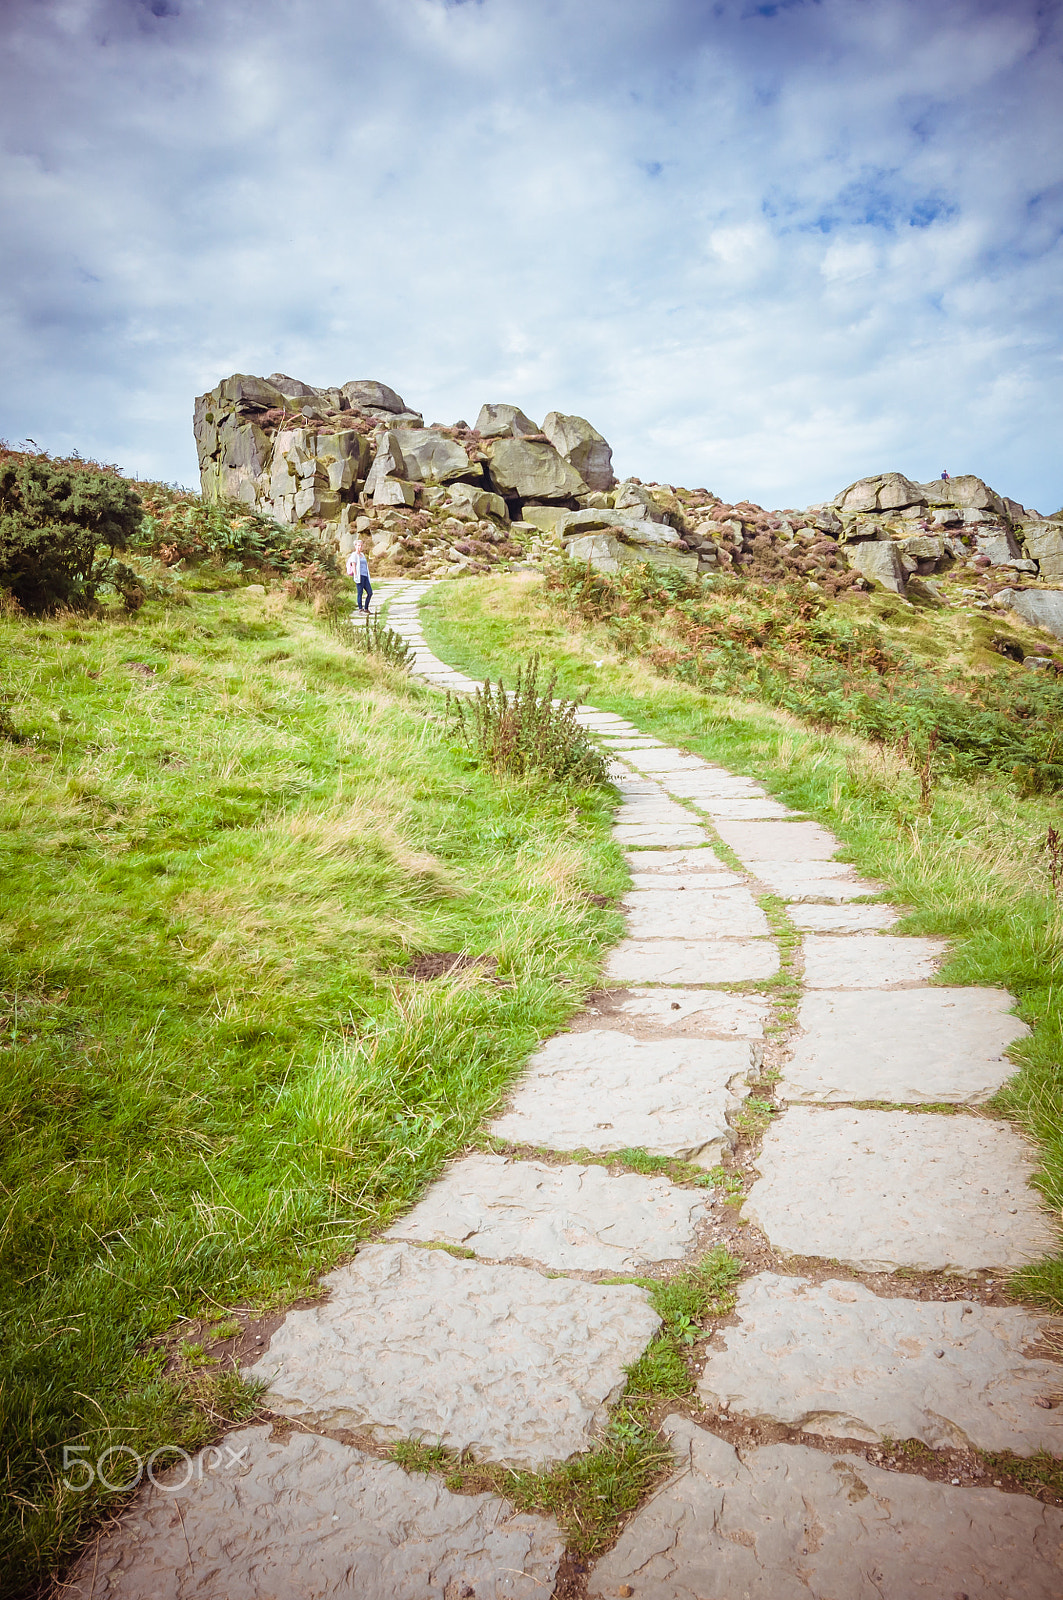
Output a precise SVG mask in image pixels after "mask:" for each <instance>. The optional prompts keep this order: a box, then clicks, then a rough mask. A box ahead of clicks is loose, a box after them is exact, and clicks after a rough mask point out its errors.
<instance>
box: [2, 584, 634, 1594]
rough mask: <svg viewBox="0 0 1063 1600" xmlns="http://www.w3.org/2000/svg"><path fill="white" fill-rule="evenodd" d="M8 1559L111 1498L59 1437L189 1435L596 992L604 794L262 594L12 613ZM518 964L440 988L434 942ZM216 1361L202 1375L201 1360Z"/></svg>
mask: <svg viewBox="0 0 1063 1600" xmlns="http://www.w3.org/2000/svg"><path fill="white" fill-rule="evenodd" d="M0 673H2V678H0V705H3V706H4V708H5V709H6V711H7V713H8V719H9V723H10V726H11V727H12V728H13V729H14V731H15V732H16V734H17V735H18V737H17V739H12V738H2V739H0V767H2V800H0V907H2V910H0V1117H2V1128H3V1142H2V1145H0V1199H2V1202H3V1203H2V1209H0V1217H2V1219H3V1221H2V1256H0V1302H2V1304H3V1307H4V1329H3V1341H2V1344H0V1483H2V1486H3V1489H4V1491H5V1493H4V1495H3V1504H4V1510H3V1512H2V1513H0V1516H2V1518H3V1521H2V1523H0V1550H2V1551H3V1555H2V1556H0V1571H2V1573H3V1583H2V1584H0V1587H2V1588H3V1589H4V1592H5V1593H6V1594H12V1595H15V1594H18V1593H20V1592H23V1591H25V1592H29V1591H30V1590H31V1589H32V1588H33V1586H34V1585H35V1584H36V1583H37V1582H38V1580H39V1579H40V1577H41V1575H42V1574H44V1573H46V1572H49V1571H55V1570H56V1569H57V1568H59V1567H60V1566H61V1564H62V1562H63V1559H64V1557H65V1556H66V1555H67V1554H68V1553H69V1552H70V1551H71V1549H72V1548H74V1546H75V1545H76V1542H77V1541H78V1539H79V1537H81V1536H83V1535H84V1533H85V1531H86V1528H87V1526H88V1525H89V1523H90V1522H91V1520H92V1519H93V1518H95V1517H97V1516H98V1515H99V1514H100V1513H101V1511H104V1510H106V1509H108V1507H109V1505H110V1504H112V1503H113V1497H108V1496H107V1495H103V1496H102V1497H98V1496H97V1493H96V1491H86V1492H84V1493H77V1492H73V1491H70V1490H67V1489H65V1488H64V1487H63V1486H62V1481H61V1480H62V1477H63V1470H62V1453H63V1447H64V1446H75V1447H83V1448H84V1449H85V1451H86V1453H87V1455H88V1456H89V1458H90V1459H94V1458H95V1457H96V1456H97V1455H98V1454H99V1452H100V1451H101V1450H102V1449H103V1448H105V1447H107V1446H108V1445H111V1444H118V1443H121V1444H124V1445H128V1446H130V1447H131V1448H132V1449H134V1450H136V1451H138V1452H139V1453H140V1454H141V1455H142V1456H146V1455H147V1454H148V1453H149V1451H151V1450H153V1449H155V1448H157V1447H159V1446H161V1445H166V1444H172V1445H180V1446H182V1447H184V1448H186V1449H191V1448H193V1447H194V1446H195V1445H197V1444H198V1443H200V1442H202V1441H203V1440H204V1439H206V1438H207V1437H209V1436H211V1435H212V1434H213V1433H216V1432H217V1431H218V1429H219V1428H220V1427H221V1426H223V1425H224V1423H225V1422H226V1421H227V1420H232V1419H235V1418H238V1417H241V1416H245V1415H247V1413H248V1410H249V1408H252V1407H253V1405H254V1395H253V1394H248V1393H247V1392H246V1391H244V1390H243V1389H242V1388H241V1386H240V1385H239V1384H237V1383H235V1382H234V1381H233V1380H232V1379H231V1378H229V1377H226V1376H225V1375H224V1374H221V1375H219V1374H216V1373H213V1372H212V1371H211V1370H210V1369H209V1368H205V1367H201V1366H200V1367H195V1363H188V1362H185V1363H183V1364H182V1368H181V1371H180V1372H179V1373H178V1375H177V1377H176V1378H173V1377H171V1376H168V1375H167V1371H166V1363H167V1359H168V1355H169V1351H170V1348H171V1346H170V1344H169V1343H167V1342H166V1341H165V1340H164V1338H163V1336H164V1335H165V1334H166V1333H167V1330H169V1329H171V1328H172V1327H173V1325H174V1323H175V1322H176V1320H177V1319H179V1318H182V1317H204V1318H206V1319H208V1320H209V1321H211V1322H221V1323H223V1325H227V1318H228V1315H229V1313H230V1311H231V1310H232V1309H233V1308H235V1307H237V1306H251V1307H254V1308H260V1307H265V1306H269V1305H272V1304H277V1303H281V1302H283V1301H285V1300H286V1299H287V1298H290V1297H292V1296H295V1295H298V1294H301V1293H306V1292H308V1291H311V1292H312V1287H313V1284H314V1282H315V1279H316V1276H317V1274H318V1273H319V1272H320V1271H321V1270H322V1269H323V1268H326V1267H328V1266H329V1265H330V1264H332V1263H334V1262H336V1261H337V1260H338V1259H340V1258H341V1257H343V1256H344V1254H349V1253H350V1251H351V1250H352V1249H353V1248H354V1246H355V1245H356V1244H357V1242H358V1241H359V1240H361V1239H364V1238H365V1237H366V1236H367V1235H369V1234H371V1233H372V1232H373V1231H374V1230H376V1229H377V1228H378V1227H380V1226H381V1225H382V1224H385V1223H387V1221H388V1220H389V1218H391V1217H392V1216H393V1215H394V1214H395V1213H396V1211H398V1210H399V1209H400V1208H402V1207H404V1206H405V1205H406V1204H408V1203H409V1202H410V1201H411V1200H412V1199H413V1198H414V1197H415V1196H416V1195H417V1194H418V1193H420V1191H421V1190H422V1189H423V1187H424V1185H425V1184H426V1183H427V1182H428V1181H429V1180H430V1179H431V1178H432V1177H433V1176H434V1175H435V1174H436V1173H437V1172H438V1171H439V1170H440V1168H441V1166H442V1164H443V1162H444V1161H445V1160H446V1159H447V1158H448V1156H449V1155H450V1154H451V1153H452V1152H454V1151H455V1150H456V1149H458V1148H460V1147H461V1146H462V1144H463V1143H464V1141H465V1140H466V1139H468V1138H470V1137H472V1136H473V1135H474V1134H475V1132H476V1130H477V1128H478V1126H479V1124H480V1123H481V1121H482V1119H483V1117H484V1116H485V1114H486V1113H487V1112H488V1111H489V1110H490V1109H491V1108H492V1106H493V1105H494V1104H495V1102H496V1101H497V1100H498V1098H499V1096H500V1094H501V1093H502V1091H503V1090H504V1088H505V1086H506V1085H507V1083H508V1082H509V1080H510V1079H511V1077H512V1075H513V1074H514V1072H515V1071H516V1070H517V1069H518V1067H519V1065H520V1064H521V1062H522V1061H523V1059H524V1058H525V1057H526V1055H527V1053H528V1052H529V1050H530V1049H532V1048H533V1047H534V1046H535V1044H536V1043H537V1042H538V1040H539V1039H541V1038H542V1037H544V1036H546V1035H548V1034H550V1033H551V1032H552V1031H554V1030H555V1029H556V1028H557V1027H558V1026H560V1025H561V1024H562V1023H563V1022H564V1021H565V1019H566V1018H567V1017H568V1016H569V1015H570V1014H571V1012H572V1011H573V1009H575V1008H576V1007H577V1006H578V1005H579V1003H580V998H581V994H582V991H583V988H584V986H585V985H588V984H590V983H593V981H594V980H595V978H596V977H597V974H598V971H599V968H600V957H601V952H602V951H603V949H604V948H605V947H606V946H608V945H609V944H610V943H612V942H613V941H614V940H615V937H616V935H617V931H618V928H619V919H618V916H617V914H616V913H615V912H613V911H611V910H609V909H602V908H600V907H598V906H596V905H595V904H593V903H592V902H591V901H590V900H588V898H587V896H588V894H591V893H594V894H600V895H606V896H608V897H610V898H615V897H616V896H618V895H619V894H620V893H621V892H622V890H623V887H624V884H625V882H626V874H625V871H624V866H623V862H622V858H621V857H620V854H619V852H618V851H617V850H616V848H615V847H614V846H613V845H612V843H611V841H610V839H609V828H608V823H609V820H610V804H611V802H610V799H609V797H608V796H607V795H606V794H603V792H602V791H600V790H599V791H594V790H568V789H564V788H561V787H559V786H556V785H554V786H551V785H546V784H541V783H540V784H536V783H533V782H521V783H516V782H510V783H505V784H500V783H497V782H495V781H494V780H493V779H490V778H488V777H487V776H485V775H484V774H483V773H481V772H480V771H479V770H478V769H477V768H476V766H475V765H474V764H473V763H472V762H471V761H470V760H469V759H468V757H467V754H466V753H465V752H463V751H462V750H460V749H458V748H456V747H455V746H454V744H453V742H452V740H451V739H450V738H449V737H448V736H447V734H446V731H445V727H444V718H443V707H442V703H441V700H440V697H438V696H436V695H434V694H432V693H431V692H430V691H428V690H426V689H424V688H422V687H419V686H418V685H416V684H415V683H414V682H412V681H411V680H410V679H409V678H408V677H407V676H406V675H405V674H402V673H400V672H397V671H395V670H393V669H391V668H390V667H388V666H387V664H386V663H383V662H381V661H380V660H379V659H378V658H376V657H374V656H372V655H368V656H367V655H365V654H363V653H362V652H359V651H355V650H354V649H352V648H351V647H349V646H347V645H345V644H344V643H343V642H341V640H339V639H337V638H335V637H333V636H332V635H331V634H330V633H329V632H328V631H327V629H326V628H325V627H324V626H323V625H322V624H321V623H320V622H319V621H318V620H317V619H316V618H315V616H314V615H313V613H312V612H311V610H310V609H309V607H308V606H306V605H302V604H300V603H298V602H296V601H292V600H285V598H284V597H283V595H280V594H278V593H276V592H274V593H270V594H268V595H266V596H252V595H249V594H246V593H245V592H244V591H243V590H242V589H236V590H233V591H231V592H226V593H221V594H213V595H211V594H197V595H195V596H194V598H192V600H191V603H190V604H189V603H184V604H176V603H173V604H167V603H165V602H149V604H148V605H147V606H145V608H144V609H143V610H142V611H141V612H139V613H138V614H137V615H136V616H134V617H129V616H126V615H125V614H124V613H123V614H117V613H113V612H112V613H108V614H105V615H103V616H102V617H100V618H98V619H88V618H71V617H60V618H57V619H54V620H50V621H44V622H38V621H26V620H25V619H20V618H16V617H12V616H10V615H0ZM431 950H467V951H469V952H470V953H472V954H474V955H479V954H490V955H493V956H495V957H496V958H497V961H498V968H497V978H496V979H493V978H491V977H488V976H486V975H484V974H483V972H482V969H481V970H479V971H478V970H477V969H473V970H471V971H466V972H465V973H463V974H462V975H460V976H457V977H449V978H445V979H439V980H436V981H434V982H431V983H415V982H413V981H412V980H410V979H408V978H406V977H405V976H404V967H405V964H406V962H407V960H408V958H409V957H410V956H411V955H412V954H416V953H419V952H423V951H431ZM193 1367H195V1370H194V1372H192V1371H191V1369H192V1368H193Z"/></svg>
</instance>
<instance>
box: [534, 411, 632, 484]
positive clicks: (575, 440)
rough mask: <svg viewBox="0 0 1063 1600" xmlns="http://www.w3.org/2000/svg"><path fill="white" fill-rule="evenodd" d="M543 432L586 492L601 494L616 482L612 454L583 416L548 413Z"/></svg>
mask: <svg viewBox="0 0 1063 1600" xmlns="http://www.w3.org/2000/svg"><path fill="white" fill-rule="evenodd" d="M543 432H544V434H545V435H546V437H547V439H548V440H549V441H550V443H551V444H552V445H553V447H554V449H555V450H556V451H558V453H559V454H560V455H563V456H564V458H565V460H566V461H567V462H568V463H569V465H570V466H572V467H575V469H576V471H577V472H578V473H579V475H580V477H581V478H582V479H583V481H584V483H585V484H586V485H587V487H588V488H589V489H591V490H595V489H597V490H602V491H604V490H607V489H611V488H612V487H613V485H614V484H615V483H616V479H615V478H614V476H613V452H612V450H611V449H610V448H609V445H608V444H607V443H606V441H605V440H604V439H603V438H602V436H601V434H600V433H599V432H598V430H597V428H592V427H591V425H590V423H589V422H588V421H587V419H586V417H567V416H565V415H564V414H563V413H562V412H560V411H548V412H547V413H546V417H545V418H544V420H543Z"/></svg>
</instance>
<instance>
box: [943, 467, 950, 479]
mask: <svg viewBox="0 0 1063 1600" xmlns="http://www.w3.org/2000/svg"><path fill="white" fill-rule="evenodd" d="M941 481H942V483H948V481H949V475H948V473H947V472H946V471H945V469H944V467H942V469H941Z"/></svg>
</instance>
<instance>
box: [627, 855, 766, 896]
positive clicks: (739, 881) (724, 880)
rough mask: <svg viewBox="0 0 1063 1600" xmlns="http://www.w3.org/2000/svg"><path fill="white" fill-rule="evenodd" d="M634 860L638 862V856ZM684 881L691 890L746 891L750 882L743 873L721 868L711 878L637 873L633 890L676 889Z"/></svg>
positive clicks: (676, 874) (634, 877)
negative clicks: (710, 888)
mask: <svg viewBox="0 0 1063 1600" xmlns="http://www.w3.org/2000/svg"><path fill="white" fill-rule="evenodd" d="M646 854H647V855H648V856H649V855H654V854H656V852H655V851H652V850H647V851H646ZM676 854H677V855H679V854H680V852H679V851H678V850H677V851H676ZM632 859H634V860H636V861H637V860H638V856H634V857H633V858H632ZM684 881H685V883H686V885H687V887H688V888H689V889H707V888H709V887H710V886H711V887H712V888H713V889H744V888H745V886H746V884H747V883H748V881H749V880H748V879H747V878H746V877H745V875H744V874H743V873H740V872H732V871H731V869H730V868H729V867H721V868H720V869H719V871H717V872H714V873H712V875H711V876H710V875H709V874H708V873H698V874H697V876H695V875H693V874H689V875H688V874H687V873H681V872H668V873H666V872H637V871H636V872H632V874H631V887H632V889H674V888H677V887H678V885H679V884H680V883H681V882H684Z"/></svg>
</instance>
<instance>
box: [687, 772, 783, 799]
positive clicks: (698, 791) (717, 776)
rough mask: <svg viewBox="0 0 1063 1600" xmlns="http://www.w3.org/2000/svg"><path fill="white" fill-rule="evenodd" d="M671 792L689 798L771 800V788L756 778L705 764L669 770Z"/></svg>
mask: <svg viewBox="0 0 1063 1600" xmlns="http://www.w3.org/2000/svg"><path fill="white" fill-rule="evenodd" d="M667 787H668V791H669V793H670V794H678V795H682V796H683V798H684V799H686V800H700V799H706V800H767V799H769V798H770V796H769V794H768V791H767V790H766V789H765V788H764V786H763V785H762V784H759V783H755V782H754V780H753V779H752V778H741V777H738V776H737V775H736V774H735V773H732V772H725V771H724V770H723V769H722V767H703V768H702V769H701V771H699V772H676V773H669V774H668V784H667Z"/></svg>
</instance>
